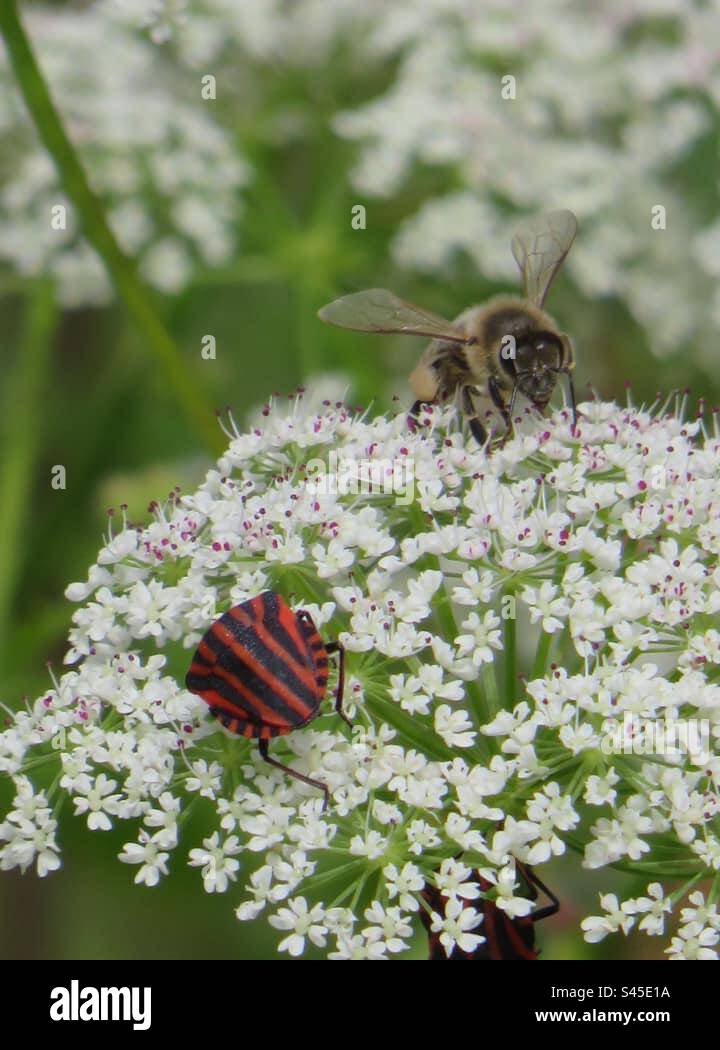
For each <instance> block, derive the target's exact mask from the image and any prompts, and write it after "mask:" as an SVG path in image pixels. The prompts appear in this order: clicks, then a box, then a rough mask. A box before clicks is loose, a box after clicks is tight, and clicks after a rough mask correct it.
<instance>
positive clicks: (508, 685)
mask: <svg viewBox="0 0 720 1050" xmlns="http://www.w3.org/2000/svg"><path fill="white" fill-rule="evenodd" d="M505 596H507V597H511V598H512V599H513V609H512V616H508V618H507V619H506V620H505V623H504V630H503V652H504V654H505V655H504V662H503V672H504V678H505V687H504V692H505V707H506V708H507V710H508V711H512V709H513V707H514V705H515V689H516V686H517V621H516V619H515V611H516V610H515V607H514V606H515V596H514V594H513V592H512V591H511V590H507V591H505V592H504V597H505ZM501 609H502V603H501ZM502 611H503V612H504V611H505V610H504V609H503V610H502Z"/></svg>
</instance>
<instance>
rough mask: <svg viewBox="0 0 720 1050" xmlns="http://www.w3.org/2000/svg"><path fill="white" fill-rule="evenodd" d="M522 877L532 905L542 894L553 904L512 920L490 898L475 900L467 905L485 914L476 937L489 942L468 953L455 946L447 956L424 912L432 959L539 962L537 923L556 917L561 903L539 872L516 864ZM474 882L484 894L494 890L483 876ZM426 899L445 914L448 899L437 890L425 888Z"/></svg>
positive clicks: (427, 913)
mask: <svg viewBox="0 0 720 1050" xmlns="http://www.w3.org/2000/svg"><path fill="white" fill-rule="evenodd" d="M515 866H516V870H517V873H518V875H519V876H520V877H521V878H522V880H523V881H524V883H525V887H526V889H527V894H528V896H529V898H530V900H532V901H536V900H537V898H538V890H540V891H541V892H542V893H544V894H545V896H546V897H547V898H548V900H549V901H550V904H548V905H546V906H545V907H543V908H536V909H535V910H534V911H532V912H530V914H529V915H521V916H517V917H516V918H512V917H511V916H510V915H507V914H506V913H505V912H504V911H502V910H501V909H500V908H498V906H497V905H496V904H495V903H494V902H493V901H492V900H489V899H487V898H482V897H479V898H477V899H475V900H469V899H468V900H466V899H465V898H462V899H463V901H464V903H466V904H467V905H468V906H469V907H472V908H475V909H476V910H477V911H479V912H481V913H482V916H483V918H482V922H481V923H480V924H479V926H478V928H477V930H476V931H475V932H476V933H479V934H481V935H482V936H483V937H484V938H485V940H484V942H483V943H482V944H479V945H478V946H477V948H476V949H475V950H474V951H472V952H464V951H462V950H461V949H460V948H458V946H457V945H455V946H454V947H453V949H452V951H451V952H450V955H447V953H446V952H445V948H444V947H443V945H442V944H441V942H440V934H439V933H434V932H433V930H432V919H431V916H430V913H429V912H427V911H425V909H424V908H421V909H420V918H421V920H422V924H423V926H424V927H425V929H426V930H427V933H428V942H429V946H430V954H429V955H428V958H429V959H432V960H440V959H443V960H445V959H450V960H451V961H453V962H454V961H457V960H460V961H462V960H466V961H472V960H476V959H479V960H510V959H512V960H520V959H525V960H532V959H537V957H538V952H537V949H536V948H535V923H536V922H540V920H541V919H547V918H549V916H550V915H554V914H555V913H556V912H557V911H558V910H559V908H560V901H559V900H558V899H557V897H556V896H555V894H554V893H552V892H551V891H550V890H549V889H548V888H547V886H546V885H545V884H544V883H542V882H541V881H540V879H539V878H538V877H537V875H536V874H535V872H534V871H533V870H532V868H531V867H530V866H529V865H528V864H521V863H520V862H519V861H516V862H515ZM473 877H474V881H475V883H476V884H477V886H479V888H480V890H481V891H482V892H483V893H487V891H488V890H490V889H492V883H490V882H488V881H487V879H484V878H483V877H482V876H481V875H480V873H479V872H477V871H476V872H474V876H473ZM422 896H423V897H424V899H425V900H426V902H427V903H428V904H429V906H430V908H431V910H432V911H434V912H437V913H438V914H439V915H444V914H445V906H446V904H447V897H444V896H443V895H442V894H441V892H440V890H438V889H436V888H435V887H434V886H429V885H428V884H426V885H425V889H424V890H423V891H422Z"/></svg>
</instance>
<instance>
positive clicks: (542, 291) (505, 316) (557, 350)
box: [318, 210, 577, 445]
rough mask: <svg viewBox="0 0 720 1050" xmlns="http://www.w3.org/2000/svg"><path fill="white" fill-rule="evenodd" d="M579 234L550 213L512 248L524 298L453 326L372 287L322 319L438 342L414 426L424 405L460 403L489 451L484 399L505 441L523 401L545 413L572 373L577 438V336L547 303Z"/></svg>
mask: <svg viewBox="0 0 720 1050" xmlns="http://www.w3.org/2000/svg"><path fill="white" fill-rule="evenodd" d="M576 232H577V219H576V218H575V216H574V215H573V213H572V212H571V211H565V210H562V211H552V212H549V213H548V214H547V215H543V216H541V217H540V218H537V219H534V220H530V221H528V222H526V223H525V224H523V225H522V226H521V227H520V228H519V229H518V231H517V232H516V234H515V236H514V237H513V239H512V242H511V249H512V253H513V256H514V258H515V261H516V262H517V264H518V266H519V268H520V272H521V274H522V276H523V282H524V286H525V297H524V298H521V297H520V296H515V295H497V296H494V297H493V298H492V299H489V300H488V301H487V302H486V303H484V304H482V305H480V306H471V307H470V308H469V309H467V310H465V311H464V312H463V313H461V314H460V316H459V317H457V318H456V319H455V320H454V321H446V320H445V319H444V318H442V317H439V316H438V315H437V314H433V313H430V312H429V311H427V310H423V309H422V308H421V307H419V306H413V304H412V303H408V302H405V300H403V299H400V298H398V296H396V295H394V294H393V293H392V292H389V291H388V290H387V289H385V288H370V289H368V290H367V291H364V292H356V293H355V294H354V295H345V296H343V297H342V298H341V299H335V300H334V301H333V302H331V303H328V305H327V306H324V307H323V308H322V310H320V311H319V313H318V317H319V318H320V319H321V320H322V321H325V322H326V323H327V324H332V325H337V326H338V327H340V328H352V329H355V330H356V331H360V332H378V333H383V334H384V333H389V332H401V333H404V334H405V335H421V336H429V337H430V338H431V339H432V342H431V343H430V344H429V346H428V347H427V349H426V350H425V351H424V353H423V355H422V357H421V359H420V361H419V362H418V364H417V366H416V367H415V369H414V370H413V372H412V373H411V375H410V386H411V387H412V390H413V393H414V394H415V398H416V401H415V403H414V405H413V406H412V408H411V409H410V418H411V421H413V420H415V419H416V418H417V415H418V413H419V411H420V410H421V408H422V406H423V404H438V403H442V402H445V401H448V400H450V399H454V400H455V402H456V404H457V406H458V408H459V410H460V412H461V413H462V414H463V415H464V416H465V418H466V419H467V421H468V425H469V427H470V430H471V432H472V434H473V436H474V437H475V439H476V440H477V441H478V442H479V443H480V444H481V445H482V444H484V443H485V441H486V440H487V437H488V434H487V431H486V430H485V427H484V426H483V424H482V423H481V422H480V419H479V418H478V414H479V405H478V402H481V401H482V400H483V399H485V402H486V404H487V399H488V398H489V400H490V402H492V404H493V405H494V406H495V408H496V409H497V410H498V411H499V412H500V415H501V416H502V419H503V421H504V423H505V434H504V435H503V439H504V438H505V437H506V436H507V435H508V434H509V433H510V430H511V428H512V418H513V410H514V408H515V400H516V397H517V395H518V394H522V395H524V396H525V397H526V398H527V399H528V400H529V401H530V403H531V404H532V405H533V406H534V408H535V409H537V410H538V411H539V412H542V411H543V410H544V409H545V407H546V406H547V403H548V401H549V400H550V398H551V396H552V393H553V391H554V389H555V385H556V383H557V380H558V376H559V375H566V376H567V377H568V388H569V392H570V405H571V409H572V416H573V432H574V430H575V425H576V423H577V407H576V403H575V390H574V387H573V382H572V375H571V369H572V368H573V367H574V364H575V360H574V353H573V347H572V343H571V341H570V337H569V336H568V335H566V334H565V333H564V332H560V331H559V330H558V328H557V326H556V324H555V321H554V320H553V319H552V317H550V315H549V314H547V313H545V311H544V310H543V303H544V302H545V297H546V295H547V293H548V290H549V288H550V285H551V284H552V281H553V279H554V277H555V275H556V274H557V272H558V270H559V269H560V267H561V265H562V263H563V260H564V259H565V256H566V255H567V253H568V252H569V250H570V247H571V245H572V243H573V240H574V239H575V234H576Z"/></svg>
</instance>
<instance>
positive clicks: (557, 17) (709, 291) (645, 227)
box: [335, 0, 720, 367]
mask: <svg viewBox="0 0 720 1050" xmlns="http://www.w3.org/2000/svg"><path fill="white" fill-rule="evenodd" d="M718 17H720V5H719V4H718V0H710V2H708V3H696V2H692V0H691V2H687V0H598V2H597V3H593V4H587V3H584V2H583V0H550V2H547V3H544V4H542V5H539V4H532V3H528V2H523V0H521V2H519V3H508V0H488V2H486V3H483V4H482V5H480V6H479V5H477V4H474V3H472V2H468V0H425V2H424V3H422V4H406V3H403V2H402V0H396V2H392V0H390V2H387V3H385V4H384V5H383V11H382V12H379V13H377V12H376V13H375V14H374V17H373V22H372V28H371V29H370V30H369V31H368V34H367V39H366V40H365V44H364V46H365V48H366V49H368V50H369V51H371V52H373V51H374V53H375V54H376V55H377V56H379V57H383V56H388V55H393V56H397V57H398V58H399V66H398V71H397V73H396V75H395V77H394V79H393V80H392V82H391V84H390V86H389V87H387V88H386V89H385V91H384V93H383V94H382V95H380V96H378V97H377V98H375V99H373V100H372V101H370V102H368V103H365V104H364V105H362V106H361V107H359V108H355V109H352V110H348V111H347V112H343V113H341V114H340V115H339V116H338V117H337V119H336V122H335V127H336V130H337V131H338V132H339V134H341V135H343V136H346V137H348V138H350V139H353V140H357V141H358V142H359V143H361V146H362V149H361V153H360V159H359V162H358V165H357V168H356V170H355V184H356V186H357V187H358V189H359V190H360V191H362V192H364V193H367V194H372V195H380V196H387V195H390V194H393V193H395V192H396V191H398V190H399V189H400V188H401V187H402V186H404V185H405V184H406V183H407V181H408V179H409V178H410V177H411V175H412V174H413V173H414V172H416V171H417V170H418V169H419V168H420V167H422V166H425V167H428V166H430V167H435V168H441V169H446V170H449V171H450V172H451V176H452V181H451V183H450V184H451V185H452V186H453V189H452V190H448V191H447V193H446V194H444V195H440V196H436V197H434V198H430V199H427V198H425V199H424V203H423V204H422V206H421V207H420V209H419V210H418V211H417V212H416V213H415V214H414V215H412V216H411V217H410V218H409V219H408V220H407V221H406V223H405V224H404V226H403V227H402V228H401V229H400V231H399V233H398V235H397V237H396V240H395V245H394V250H395V255H396V258H397V260H398V262H399V263H400V264H401V265H403V266H406V267H407V266H414V267H417V268H419V269H421V270H424V271H427V272H430V273H436V272H441V273H447V268H448V265H449V263H450V261H451V258H452V256H453V255H454V253H456V252H458V251H464V252H466V253H467V254H468V256H469V257H470V258H471V259H472V260H473V261H474V262H475V263H476V265H477V268H478V270H479V271H480V272H481V273H482V274H484V275H485V276H486V277H489V278H492V279H496V280H500V281H503V282H504V281H505V280H506V279H513V280H514V279H515V276H516V274H515V271H514V267H513V263H512V260H511V259H510V257H509V253H508V251H507V245H508V243H509V239H510V236H511V233H512V231H513V227H514V226H515V225H516V218H514V217H513V215H509V214H508V211H509V209H514V215H515V216H516V215H517V210H520V211H523V212H524V211H529V212H543V211H546V210H548V208H549V207H552V206H554V207H563V208H570V209H572V210H573V211H575V212H576V213H577V214H578V216H580V218H581V225H582V238H581V239H580V240H579V241H578V244H577V245H576V247H575V248H574V249H573V252H572V254H571V257H570V258H569V260H568V264H567V265H568V269H569V272H570V273H571V274H572V276H573V277H574V279H575V281H576V282H577V283H578V285H579V286H580V287H581V288H582V289H583V291H584V292H585V293H586V294H587V295H588V297H590V298H596V297H597V296H599V295H615V296H617V297H619V298H620V299H622V300H623V301H624V302H625V303H626V304H627V306H628V308H629V310H630V311H631V312H632V314H633V315H634V316H635V318H636V320H637V321H638V322H639V323H640V324H641V325H643V326H645V327H646V329H647V330H648V332H650V333H651V340H650V343H651V345H652V348H653V350H654V351H655V352H657V353H658V354H669V353H671V352H672V351H673V350H674V349H676V348H677V346H678V345H679V344H683V343H687V344H691V345H692V346H693V347H694V348H697V353H698V355H699V356H700V358H701V360H703V361H704V363H705V364H706V365H707V366H708V367H709V366H710V363H711V362H713V361H714V359H715V356H714V355H715V346H716V343H717V338H718V330H719V329H720V293H719V292H718V283H717V277H718V274H720V197H719V196H718V188H717V185H716V184H715V185H713V186H712V187H710V188H709V193H708V194H706V195H703V199H702V201H701V200H700V199H699V196H698V194H696V193H693V191H691V190H690V191H686V192H684V193H683V191H682V190H681V189H679V187H681V186H682V187H688V186H689V185H690V184H691V182H692V179H693V177H694V176H695V174H696V173H697V171H698V170H700V169H699V167H698V165H702V164H703V161H702V160H698V156H699V155H700V156H702V151H703V150H704V149H705V148H707V149H709V150H710V151H711V152H712V151H713V150H716V149H717V127H716V122H713V119H712V117H711V114H713V113H715V112H716V110H717V105H718V100H720V54H718V49H717V47H716V46H715V43H714V41H715V38H716V35H717V32H716V29H717V20H718ZM507 76H511V77H514V79H515V84H514V92H515V93H514V95H512V94H510V95H509V96H508V97H503V94H502V91H503V88H504V87H508V90H510V88H511V87H512V85H511V84H510V85H509V86H508V84H505V83H504V81H503V78H505V77H507ZM680 172H682V176H679V173H680ZM657 205H662V206H663V207H664V208H665V209H666V221H667V228H666V229H663V230H655V229H653V228H651V218H652V209H653V208H654V207H655V206H657Z"/></svg>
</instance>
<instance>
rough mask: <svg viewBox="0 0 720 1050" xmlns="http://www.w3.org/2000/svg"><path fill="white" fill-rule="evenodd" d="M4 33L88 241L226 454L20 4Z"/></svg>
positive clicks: (200, 427) (2, 16) (7, 12)
mask: <svg viewBox="0 0 720 1050" xmlns="http://www.w3.org/2000/svg"><path fill="white" fill-rule="evenodd" d="M0 32H2V35H3V38H4V40H5V45H6V47H7V51H8V55H9V58H10V64H11V66H12V68H13V71H14V73H15V78H16V80H17V83H18V86H19V88H20V91H21V93H22V96H23V98H24V100H25V105H26V106H27V108H28V110H29V112H30V115H31V117H32V119H33V121H34V123H35V127H36V129H37V132H38V135H39V136H40V139H41V140H42V142H43V144H44V146H45V147H46V149H47V150H48V152H49V153H50V156H51V157H52V159H53V161H54V163H55V167H56V168H57V171H58V175H59V176H60V179H61V182H62V185H63V187H64V189H65V192H66V193H67V195H68V197H69V198H70V200H71V201H72V203H73V205H74V207H75V208H76V210H77V213H78V216H79V218H80V221H81V223H82V227H83V232H84V234H85V236H86V237H87V239H88V241H89V242H90V244H91V245H92V246H93V248H94V249H95V251H96V252H97V253H98V255H99V256H100V257H101V259H102V260H103V263H104V264H105V267H106V269H107V272H108V274H109V276H110V279H111V280H112V282H113V284H114V285H115V287H116V289H117V291H118V293H119V295H120V297H121V298H122V300H123V301H124V303H125V306H126V308H127V311H128V313H129V314H130V316H131V317H132V319H133V322H134V323H135V325H136V327H137V328H138V330H139V332H140V334H141V335H142V337H143V339H144V341H145V344H146V345H147V347H148V349H149V350H150V351H151V352H152V353H153V354H154V356H155V358H156V360H157V361H158V363H159V364H160V366H161V368H162V369H163V375H164V378H165V380H166V382H167V385H168V387H169V389H170V390H171V391H172V393H173V394H174V396H175V398H176V399H177V402H178V404H179V406H180V408H181V409H182V411H183V413H184V414H185V416H186V417H187V419H188V422H189V423H190V424H191V426H192V428H193V430H194V431H195V432H196V434H197V435H198V437H199V438H200V439H201V440H202V441H203V443H204V444H205V445H206V446H207V447H208V448H209V449H211V450H213V451H221V450H222V447H223V443H222V441H221V435H220V432H219V429H218V427H217V426H216V424H215V420H214V418H213V414H212V413H211V412H210V411H208V410H206V409H204V408H203V407H202V406H201V404H200V401H199V398H198V391H197V384H196V383H194V382H193V381H192V379H191V378H190V376H189V375H188V373H187V371H186V369H185V366H184V365H183V361H182V358H181V356H180V352H179V350H178V348H177V346H176V345H175V343H174V341H173V339H172V337H171V336H170V334H169V332H168V331H167V328H166V327H165V324H164V322H163V321H162V319H161V318H160V316H159V314H158V312H157V310H156V307H155V305H154V302H153V297H152V295H151V293H150V291H149V289H148V288H146V287H145V285H144V283H143V282H142V281H141V279H140V277H139V276H138V273H137V270H136V268H135V265H134V263H133V262H132V260H131V259H129V258H128V257H127V256H126V255H125V253H124V252H123V251H122V249H121V248H120V245H119V244H118V242H117V240H116V238H115V235H114V233H113V232H112V230H111V228H110V226H109V224H108V221H107V219H106V217H105V211H104V209H103V205H102V203H101V202H100V200H99V198H98V197H97V196H96V194H95V193H94V192H93V190H92V189H91V188H90V184H89V182H88V179H87V175H86V174H85V170H84V168H83V166H82V163H81V161H80V159H79V157H78V155H77V153H76V151H75V148H74V146H73V145H72V143H71V142H70V139H69V138H68V136H67V133H66V131H65V128H64V127H63V124H62V121H61V119H60V115H59V113H58V110H57V108H56V106H55V104H54V102H53V100H52V97H51V95H50V91H49V89H48V86H47V84H46V82H45V79H44V77H43V74H42V72H41V71H40V67H39V66H38V64H37V61H36V59H35V55H34V53H33V50H32V47H31V45H30V41H29V39H28V37H27V34H26V33H25V30H24V28H23V25H22V23H21V21H20V18H19V16H18V11H17V0H2V3H0Z"/></svg>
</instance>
